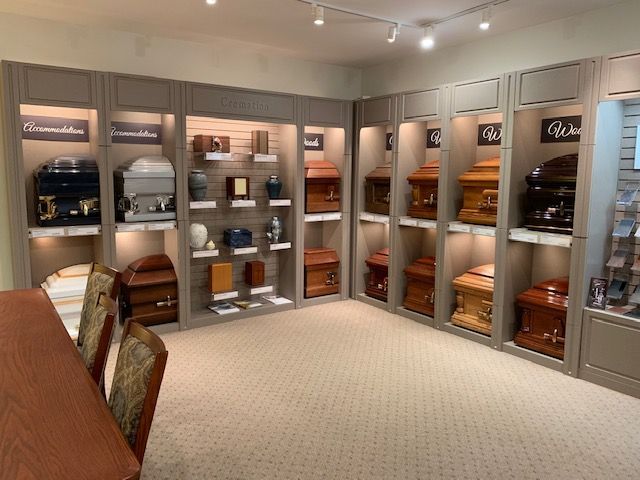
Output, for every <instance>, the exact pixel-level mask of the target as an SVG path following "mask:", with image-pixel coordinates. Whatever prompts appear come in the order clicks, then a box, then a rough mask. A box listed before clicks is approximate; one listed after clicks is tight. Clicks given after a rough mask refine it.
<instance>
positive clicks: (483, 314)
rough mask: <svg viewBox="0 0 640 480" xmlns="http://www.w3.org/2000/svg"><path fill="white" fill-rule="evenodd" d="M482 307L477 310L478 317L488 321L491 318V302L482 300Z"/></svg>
mask: <svg viewBox="0 0 640 480" xmlns="http://www.w3.org/2000/svg"><path fill="white" fill-rule="evenodd" d="M482 305H483V306H484V309H482V310H478V318H479V319H480V320H484V321H485V322H490V321H492V319H493V303H491V302H487V301H486V300H482Z"/></svg>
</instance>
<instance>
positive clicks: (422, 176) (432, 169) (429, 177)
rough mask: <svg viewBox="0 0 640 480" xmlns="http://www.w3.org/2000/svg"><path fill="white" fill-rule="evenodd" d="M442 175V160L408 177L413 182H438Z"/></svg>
mask: <svg viewBox="0 0 640 480" xmlns="http://www.w3.org/2000/svg"><path fill="white" fill-rule="evenodd" d="M439 173H440V160H433V161H431V162H427V163H425V164H424V165H422V166H421V167H420V168H419V169H418V170H416V171H415V172H413V173H412V174H411V175H409V176H408V177H407V180H408V181H409V183H412V182H416V183H417V182H437V181H438V175H439Z"/></svg>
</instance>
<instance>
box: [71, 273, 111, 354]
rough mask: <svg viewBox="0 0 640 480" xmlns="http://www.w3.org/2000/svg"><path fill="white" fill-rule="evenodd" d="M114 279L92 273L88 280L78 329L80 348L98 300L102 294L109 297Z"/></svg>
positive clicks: (102, 274)
mask: <svg viewBox="0 0 640 480" xmlns="http://www.w3.org/2000/svg"><path fill="white" fill-rule="evenodd" d="M113 282H114V279H113V277H110V276H109V275H105V274H104V273H99V272H91V274H90V275H89V279H88V280H87V289H86V290H85V291H84V302H83V304H82V312H81V313H80V328H79V329H78V346H82V344H83V343H84V337H85V334H86V330H87V325H88V323H89V319H90V318H91V317H92V315H93V311H94V310H95V308H96V306H97V305H98V298H99V297H100V294H101V293H104V294H105V295H107V296H109V295H110V294H111V290H112V289H113Z"/></svg>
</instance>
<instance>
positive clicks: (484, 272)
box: [467, 263, 495, 278]
mask: <svg viewBox="0 0 640 480" xmlns="http://www.w3.org/2000/svg"><path fill="white" fill-rule="evenodd" d="M494 270H495V265H494V264H493V263H488V264H487V265H480V266H479V267H475V268H471V269H469V270H467V273H472V274H474V275H480V276H482V277H488V278H493V272H494Z"/></svg>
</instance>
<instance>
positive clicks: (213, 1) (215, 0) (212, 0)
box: [207, 0, 218, 5]
mask: <svg viewBox="0 0 640 480" xmlns="http://www.w3.org/2000/svg"><path fill="white" fill-rule="evenodd" d="M216 3H218V0H207V5H215V4H216Z"/></svg>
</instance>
